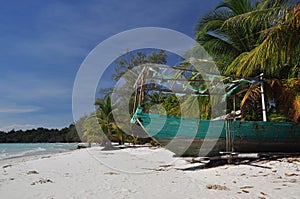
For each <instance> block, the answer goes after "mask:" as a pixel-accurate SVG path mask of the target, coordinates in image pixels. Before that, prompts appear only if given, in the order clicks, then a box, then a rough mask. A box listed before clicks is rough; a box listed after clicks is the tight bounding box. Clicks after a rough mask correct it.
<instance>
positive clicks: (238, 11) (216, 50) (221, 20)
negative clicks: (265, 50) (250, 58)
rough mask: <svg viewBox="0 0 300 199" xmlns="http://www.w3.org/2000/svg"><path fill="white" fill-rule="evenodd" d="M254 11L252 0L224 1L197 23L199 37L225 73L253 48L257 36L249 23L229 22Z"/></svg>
mask: <svg viewBox="0 0 300 199" xmlns="http://www.w3.org/2000/svg"><path fill="white" fill-rule="evenodd" d="M253 10H255V6H253V5H252V3H251V1H250V0H239V1H236V0H225V1H224V2H223V3H221V4H220V5H219V6H217V7H216V9H214V10H213V11H212V12H210V13H209V14H207V15H205V16H204V17H203V18H201V19H200V20H199V21H198V23H197V25H196V29H195V30H196V40H197V41H198V42H199V43H200V44H201V45H202V46H203V47H204V49H205V50H206V51H208V53H209V54H210V56H212V57H213V58H214V60H215V61H216V63H217V65H218V67H219V69H220V70H221V71H222V72H223V71H224V70H225V69H226V67H227V65H228V64H230V63H231V62H232V61H233V60H234V59H235V58H236V57H237V56H238V55H240V54H241V53H243V52H245V51H249V50H250V49H252V48H253V46H254V45H255V43H256V41H257V40H258V37H259V36H258V35H254V34H252V32H253V30H252V29H251V28H252V27H251V26H249V25H247V24H241V23H237V24H234V26H233V27H232V26H231V25H233V24H228V23H227V21H228V20H229V19H231V18H233V17H236V16H239V15H242V14H244V13H249V12H252V11H253Z"/></svg>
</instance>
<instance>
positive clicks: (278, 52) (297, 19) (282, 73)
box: [227, 3, 300, 78]
mask: <svg viewBox="0 0 300 199" xmlns="http://www.w3.org/2000/svg"><path fill="white" fill-rule="evenodd" d="M266 17H268V18H269V21H270V24H272V26H271V27H268V28H266V29H264V30H261V31H260V33H259V34H261V35H263V36H262V37H263V38H264V40H263V41H262V42H260V43H259V44H258V45H257V46H256V47H255V48H253V49H251V50H250V51H245V52H244V53H242V54H240V55H239V56H238V57H237V58H236V59H235V60H234V61H233V62H232V63H231V64H230V65H229V67H228V69H227V72H235V73H236V74H237V75H244V76H249V75H252V74H254V73H256V72H257V71H259V72H264V74H265V75H267V76H268V77H280V78H293V77H300V71H299V66H300V42H299V41H300V3H298V4H297V5H295V6H294V7H292V8H291V7H287V6H283V5H281V6H278V7H275V6H273V7H272V8H269V9H264V10H261V11H260V12H253V13H248V14H247V15H242V16H239V17H235V18H233V19H230V20H229V21H230V23H243V22H245V23H252V24H255V23H259V19H261V18H266Z"/></svg>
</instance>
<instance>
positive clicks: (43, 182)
mask: <svg viewBox="0 0 300 199" xmlns="http://www.w3.org/2000/svg"><path fill="white" fill-rule="evenodd" d="M45 183H53V181H52V180H51V179H49V178H43V179H40V180H37V181H34V182H32V183H31V185H36V184H45Z"/></svg>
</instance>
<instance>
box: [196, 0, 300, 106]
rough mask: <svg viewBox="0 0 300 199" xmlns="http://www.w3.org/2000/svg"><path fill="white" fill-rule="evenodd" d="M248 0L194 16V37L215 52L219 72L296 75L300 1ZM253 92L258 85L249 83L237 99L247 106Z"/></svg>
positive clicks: (231, 0) (230, 2)
mask: <svg viewBox="0 0 300 199" xmlns="http://www.w3.org/2000/svg"><path fill="white" fill-rule="evenodd" d="M251 2H253V1H247V0H243V1H234V0H225V1H224V2H223V3H222V4H220V5H219V6H218V7H217V8H216V9H215V10H214V11H213V12H211V13H210V14H208V15H206V16H205V17H204V18H203V19H202V20H200V21H199V22H198V25H197V28H196V31H197V35H196V39H197V40H198V41H199V42H200V44H202V45H203V47H204V48H205V49H206V50H207V51H208V52H209V53H210V54H211V56H213V57H214V59H215V60H216V63H217V65H218V66H219V68H220V70H221V71H222V72H225V73H234V74H236V75H241V76H255V75H257V74H260V73H261V72H264V74H265V75H266V76H267V77H268V78H274V77H280V78H287V77H298V76H299V74H300V73H299V66H300V64H299V63H300V58H299V55H300V50H299V49H300V44H299V42H298V41H299V40H300V38H299V37H300V31H299V21H300V20H299V13H300V12H299V10H300V9H299V7H300V6H299V4H297V5H296V6H295V4H296V1H295V0H263V1H258V2H257V3H256V4H251ZM293 6H294V7H293ZM283 74H288V75H287V76H283ZM282 88H283V87H282ZM251 92H252V93H251ZM280 93H283V92H280ZM257 94H258V92H257V88H254V87H252V88H251V89H249V91H248V92H247V93H246V95H244V96H243V99H242V100H241V102H242V107H243V108H244V109H246V106H249V104H250V103H252V104H253V103H254V102H253V100H254V99H256V100H257V98H258V95H257ZM295 96H298V95H295ZM249 102H250V103H249ZM247 104H248V105H247ZM293 104H297V103H296V102H294V103H293ZM250 105H251V104H250Z"/></svg>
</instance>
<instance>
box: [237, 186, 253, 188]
mask: <svg viewBox="0 0 300 199" xmlns="http://www.w3.org/2000/svg"><path fill="white" fill-rule="evenodd" d="M252 188H254V186H244V187H241V188H240V189H252Z"/></svg>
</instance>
